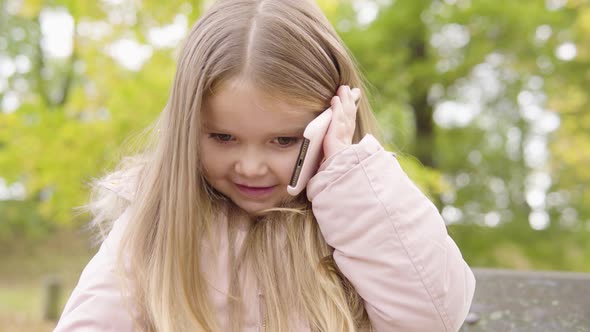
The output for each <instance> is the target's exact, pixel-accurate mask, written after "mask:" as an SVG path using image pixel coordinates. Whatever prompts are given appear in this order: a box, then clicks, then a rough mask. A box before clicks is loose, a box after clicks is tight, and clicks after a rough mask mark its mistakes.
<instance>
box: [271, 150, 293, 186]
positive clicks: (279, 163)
mask: <svg viewBox="0 0 590 332" xmlns="http://www.w3.org/2000/svg"><path fill="white" fill-rule="evenodd" d="M298 154H299V148H297V149H293V151H289V152H288V153H283V154H281V156H280V157H277V158H275V160H274V162H273V165H274V167H273V168H274V170H275V173H276V174H278V175H279V177H280V178H281V180H282V182H284V183H288V182H289V181H290V180H291V175H292V173H293V168H294V167H295V161H296V160H297V155H298Z"/></svg>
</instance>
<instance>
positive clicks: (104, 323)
mask: <svg viewBox="0 0 590 332" xmlns="http://www.w3.org/2000/svg"><path fill="white" fill-rule="evenodd" d="M128 214H129V209H127V211H125V212H124V213H123V214H122V215H121V216H120V217H119V218H118V219H117V220H116V221H115V223H114V225H113V229H112V230H111V232H110V233H109V235H108V236H107V238H106V239H105V240H104V242H103V243H102V245H101V246H100V249H99V250H98V252H97V253H96V255H95V256H94V257H93V258H92V260H90V262H89V263H88V265H87V266H86V267H85V268H84V271H82V274H81V275H80V280H79V281H78V284H77V286H76V287H75V288H74V290H73V292H72V294H71V296H70V298H69V300H68V302H67V303H66V305H65V308H64V311H63V313H62V315H61V318H60V320H59V322H58V323H57V326H56V328H55V330H54V332H66V331H85V332H98V331H101V332H106V331H113V332H114V331H117V332H124V331H132V330H133V319H132V316H131V315H130V311H129V310H128V306H127V303H126V302H125V301H124V298H123V296H122V295H121V288H120V283H119V278H118V276H117V275H116V272H115V270H114V267H115V262H116V256H117V249H118V245H119V242H120V239H121V234H122V232H123V229H124V226H125V224H126V223H127V219H128Z"/></svg>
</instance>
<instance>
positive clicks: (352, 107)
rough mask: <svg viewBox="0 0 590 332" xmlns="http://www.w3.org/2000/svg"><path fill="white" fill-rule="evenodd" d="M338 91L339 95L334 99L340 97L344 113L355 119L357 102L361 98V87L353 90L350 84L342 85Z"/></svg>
mask: <svg viewBox="0 0 590 332" xmlns="http://www.w3.org/2000/svg"><path fill="white" fill-rule="evenodd" d="M336 93H337V96H335V98H334V99H336V98H339V99H340V103H341V105H342V111H343V112H344V114H346V115H347V116H348V117H352V118H353V119H354V117H355V116H356V111H357V102H358V101H359V100H360V98H361V90H360V89H359V88H354V89H352V90H351V89H350V87H349V86H348V85H341V86H340V87H339V88H338V91H337V92H336Z"/></svg>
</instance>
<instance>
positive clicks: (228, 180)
mask: <svg viewBox="0 0 590 332" xmlns="http://www.w3.org/2000/svg"><path fill="white" fill-rule="evenodd" d="M315 116H316V115H315V114H314V113H313V112H309V111H305V110H302V109H299V108H296V107H293V106H290V105H288V104H286V103H282V102H280V101H276V100H269V99H268V98H265V97H264V95H263V94H262V93H261V92H260V91H259V90H257V89H255V88H252V87H250V86H249V85H247V84H241V85H237V84H236V85H233V84H226V85H224V86H223V87H222V88H221V89H219V91H218V92H217V93H216V94H214V95H213V96H211V97H210V98H208V99H207V103H206V105H205V107H204V111H203V120H204V121H203V122H204V128H203V130H202V134H201V138H200V143H199V144H200V148H201V152H202V157H201V162H202V164H203V167H204V170H205V178H206V179H207V181H208V182H209V184H210V185H211V186H213V187H214V188H215V189H216V190H217V191H219V192H221V193H223V194H224V195H225V196H227V197H228V198H229V199H231V200H232V201H233V202H234V203H235V204H236V205H238V206H239V207H241V208H242V209H244V210H245V211H246V212H247V213H249V214H255V213H256V212H259V211H261V210H264V209H268V208H272V207H277V206H279V205H280V203H281V202H284V201H286V200H288V199H289V198H290V196H289V195H288V193H287V185H288V184H289V181H290V180H291V173H292V172H293V167H294V165H295V161H296V159H297V155H298V153H299V147H300V145H301V141H302V138H303V136H302V135H303V131H304V129H305V126H306V125H307V124H308V123H309V122H310V121H311V120H313V118H314V117H315Z"/></svg>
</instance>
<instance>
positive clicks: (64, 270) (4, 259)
mask: <svg viewBox="0 0 590 332" xmlns="http://www.w3.org/2000/svg"><path fill="white" fill-rule="evenodd" d="M89 243H90V241H89V236H88V234H85V233H82V232H76V231H60V232H56V233H53V234H50V235H48V236H47V237H45V238H43V239H42V240H31V239H23V238H13V239H10V240H3V241H2V242H0V252H1V253H2V254H1V255H0V332H5V331H6V332H8V331H11V332H12V331H19V332H37V331H52V330H53V328H54V327H55V323H56V322H55V321H51V320H49V321H47V320H44V319H43V306H44V302H43V301H44V290H45V285H46V283H47V281H48V280H49V279H57V280H60V282H61V285H62V289H61V296H60V307H59V311H60V312H61V310H62V308H63V306H64V305H65V302H66V301H67V298H68V297H69V295H70V293H71V291H72V289H73V288H74V286H75V285H76V282H77V280H78V277H79V275H80V272H81V271H82V269H83V268H84V266H85V265H86V264H87V263H88V261H89V260H90V258H91V257H92V255H93V254H94V252H95V251H96V248H92V247H91V246H90V245H89Z"/></svg>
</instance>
